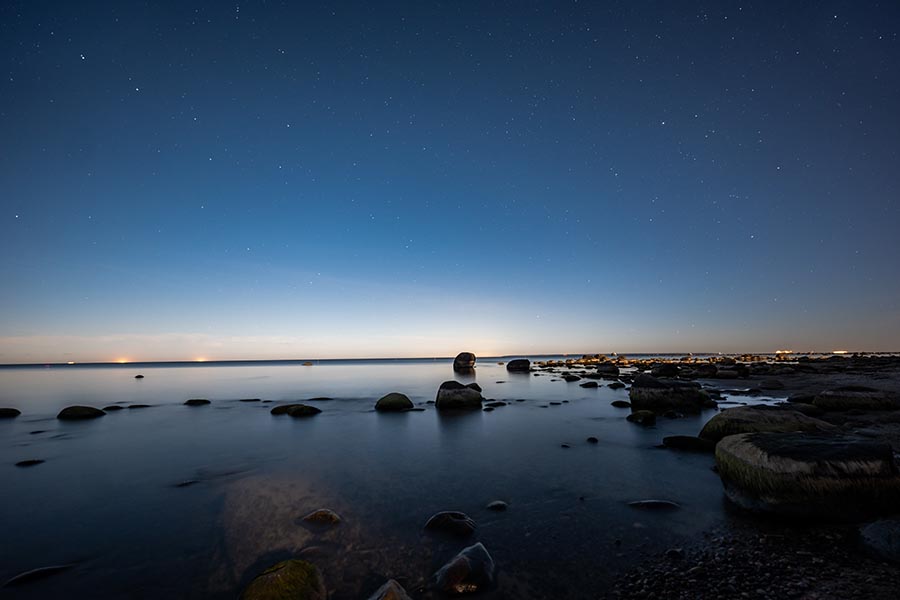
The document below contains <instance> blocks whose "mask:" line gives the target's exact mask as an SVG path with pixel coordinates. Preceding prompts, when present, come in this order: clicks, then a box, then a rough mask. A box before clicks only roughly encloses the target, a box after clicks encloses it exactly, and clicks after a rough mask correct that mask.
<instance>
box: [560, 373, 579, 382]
mask: <svg viewBox="0 0 900 600" xmlns="http://www.w3.org/2000/svg"><path fill="white" fill-rule="evenodd" d="M562 378H563V381H566V382H568V383H572V382H574V381H581V377H579V376H578V375H563V376H562Z"/></svg>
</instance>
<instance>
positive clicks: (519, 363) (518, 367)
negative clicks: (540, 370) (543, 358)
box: [506, 358, 531, 373]
mask: <svg viewBox="0 0 900 600" xmlns="http://www.w3.org/2000/svg"><path fill="white" fill-rule="evenodd" d="M506 370H507V371H514V372H519V373H522V372H526V373H527V372H528V371H530V370H531V361H530V360H528V359H527V358H517V359H515V360H511V361H509V362H508V363H506Z"/></svg>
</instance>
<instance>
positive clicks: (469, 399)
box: [434, 381, 484, 410]
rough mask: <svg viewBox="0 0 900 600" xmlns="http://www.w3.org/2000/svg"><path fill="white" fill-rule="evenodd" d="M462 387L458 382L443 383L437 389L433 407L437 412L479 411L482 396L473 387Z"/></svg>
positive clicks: (470, 385)
mask: <svg viewBox="0 0 900 600" xmlns="http://www.w3.org/2000/svg"><path fill="white" fill-rule="evenodd" d="M477 385H478V384H474V383H473V384H469V385H463V384H461V383H459V382H458V381H445V382H444V383H442V384H441V387H439V388H438V391H437V397H436V398H435V400H434V405H435V407H436V408H437V409H439V410H471V409H480V408H481V403H482V402H484V396H482V395H481V392H480V391H478V390H479V389H480V388H478V389H476V388H475V387H474V386H477Z"/></svg>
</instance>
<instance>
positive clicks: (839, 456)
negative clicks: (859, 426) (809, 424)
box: [716, 433, 900, 520]
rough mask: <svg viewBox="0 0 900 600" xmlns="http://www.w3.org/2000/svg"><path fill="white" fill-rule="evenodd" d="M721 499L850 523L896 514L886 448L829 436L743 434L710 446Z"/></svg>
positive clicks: (897, 491) (897, 484)
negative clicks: (713, 446) (723, 490)
mask: <svg viewBox="0 0 900 600" xmlns="http://www.w3.org/2000/svg"><path fill="white" fill-rule="evenodd" d="M716 465H717V466H718V470H719V475H720V477H721V478H722V483H723V485H724V487H725V494H726V496H728V498H729V499H730V500H732V501H733V502H734V503H735V504H737V505H739V506H742V507H744V508H746V509H749V510H752V511H757V512H767V513H775V514H781V515H789V516H798V517H821V518H829V519H839V520H847V519H855V518H860V517H863V516H868V515H873V514H879V513H883V512H890V511H896V507H897V503H898V502H900V473H898V469H897V465H896V463H895V462H894V456H893V452H892V450H891V446H890V445H889V444H885V443H880V442H872V441H868V440H862V439H860V438H856V437H852V436H846V435H840V434H834V433H742V434H739V435H732V436H728V437H726V438H724V439H722V440H721V441H720V442H719V443H718V444H717V445H716Z"/></svg>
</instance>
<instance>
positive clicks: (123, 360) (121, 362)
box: [116, 358, 131, 365]
mask: <svg viewBox="0 0 900 600" xmlns="http://www.w3.org/2000/svg"><path fill="white" fill-rule="evenodd" d="M116 362H117V363H119V364H120V365H124V364H126V363H129V362H131V361H129V360H128V359H127V358H120V359H117V360H116Z"/></svg>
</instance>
